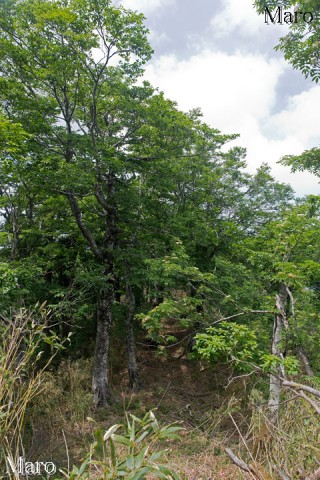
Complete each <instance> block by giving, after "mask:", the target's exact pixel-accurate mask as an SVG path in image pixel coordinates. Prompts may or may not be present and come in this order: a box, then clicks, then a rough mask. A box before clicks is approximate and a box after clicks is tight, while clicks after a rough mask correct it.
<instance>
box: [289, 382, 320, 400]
mask: <svg viewBox="0 0 320 480" xmlns="http://www.w3.org/2000/svg"><path fill="white" fill-rule="evenodd" d="M282 385H283V386H284V387H291V388H295V389H297V390H299V391H300V390H303V391H304V392H308V393H311V395H314V396H315V397H318V398H320V391H319V390H316V389H315V388H312V387H309V386H308V385H302V384H301V383H296V382H290V381H289V380H284V381H283V384H282Z"/></svg>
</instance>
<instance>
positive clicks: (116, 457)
mask: <svg viewBox="0 0 320 480" xmlns="http://www.w3.org/2000/svg"><path fill="white" fill-rule="evenodd" d="M120 430H122V434H121V435H119V431H120ZM179 430H181V427H179V426H178V425H176V424H171V425H168V426H163V427H160V426H159V424H158V422H157V420H156V418H155V416H154V414H153V413H152V412H148V413H147V414H146V415H145V416H144V418H143V419H139V418H137V417H136V416H134V415H130V416H129V417H127V422H126V423H125V424H124V425H119V424H116V425H113V426H112V427H110V428H109V429H108V430H107V432H105V434H103V432H102V430H101V429H99V430H97V431H96V433H95V437H96V440H95V442H94V443H93V445H92V447H91V449H90V452H89V454H88V456H87V458H86V459H85V460H84V462H83V463H82V465H81V466H80V467H79V468H78V467H76V466H74V467H73V470H72V471H71V472H65V473H64V475H65V477H66V478H67V479H68V480H87V479H90V478H93V477H94V478H96V479H97V480H98V479H99V480H102V479H103V480H106V479H119V478H122V479H124V480H143V479H145V478H146V475H149V474H152V475H153V476H155V477H158V478H161V479H165V480H166V479H167V480H179V477H178V475H177V474H176V473H175V472H174V471H173V470H172V469H170V468H169V467H168V465H166V464H161V463H159V460H160V459H161V458H162V457H163V456H164V454H165V453H166V451H167V449H164V450H158V449H157V443H158V442H159V441H160V440H168V439H174V440H179V438H180V437H179V435H178V434H177V432H178V431H179ZM116 432H117V433H116Z"/></svg>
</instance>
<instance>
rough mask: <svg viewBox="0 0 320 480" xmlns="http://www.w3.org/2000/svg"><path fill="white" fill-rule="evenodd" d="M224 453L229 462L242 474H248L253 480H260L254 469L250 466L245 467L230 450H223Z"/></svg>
mask: <svg viewBox="0 0 320 480" xmlns="http://www.w3.org/2000/svg"><path fill="white" fill-rule="evenodd" d="M225 452H226V454H227V455H228V457H229V458H230V460H231V461H232V462H233V463H234V464H235V465H237V467H239V468H240V469H241V470H243V471H244V472H247V473H250V474H251V475H252V476H253V478H254V479H255V480H261V478H260V476H259V475H258V474H257V472H256V470H255V468H254V467H253V466H252V465H247V464H246V463H245V462H244V461H243V460H241V459H240V458H238V457H237V455H236V454H235V453H233V451H232V450H231V448H225Z"/></svg>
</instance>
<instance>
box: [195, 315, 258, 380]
mask: <svg viewBox="0 0 320 480" xmlns="http://www.w3.org/2000/svg"><path fill="white" fill-rule="evenodd" d="M195 340H196V343H195V346H194V356H195V357H196V358H200V359H202V360H205V361H208V362H210V363H217V362H232V363H234V365H235V366H236V368H237V369H238V370H248V368H249V369H251V367H250V365H249V367H248V365H247V364H246V363H245V362H252V361H254V359H255V358H256V357H257V353H258V342H257V337H256V334H255V332H253V331H252V330H250V328H249V327H247V326H245V325H238V324H236V323H233V322H221V323H219V325H218V326H217V327H209V328H207V330H206V332H205V333H198V334H197V335H196V337H195Z"/></svg>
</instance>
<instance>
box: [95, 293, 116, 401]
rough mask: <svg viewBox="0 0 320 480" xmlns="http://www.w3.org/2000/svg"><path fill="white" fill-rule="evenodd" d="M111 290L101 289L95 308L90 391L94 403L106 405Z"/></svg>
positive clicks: (108, 394) (107, 398) (107, 396)
mask: <svg viewBox="0 0 320 480" xmlns="http://www.w3.org/2000/svg"><path fill="white" fill-rule="evenodd" d="M112 298H113V292H112V291H111V292H110V291H106V290H103V289H102V290H101V291H100V293H99V298H98V308H97V334H96V344H95V352H94V362H93V376H92V391H93V399H94V405H95V407H96V408H98V407H106V406H107V405H108V404H109V401H110V397H111V393H110V388H109V377H108V361H109V345H110V331H111V326H112Z"/></svg>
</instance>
